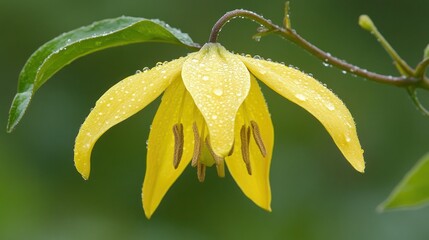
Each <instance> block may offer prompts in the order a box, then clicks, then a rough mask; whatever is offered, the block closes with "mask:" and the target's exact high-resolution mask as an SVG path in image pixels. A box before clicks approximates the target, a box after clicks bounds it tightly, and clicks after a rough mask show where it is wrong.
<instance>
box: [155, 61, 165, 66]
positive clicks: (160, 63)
mask: <svg viewBox="0 0 429 240" xmlns="http://www.w3.org/2000/svg"><path fill="white" fill-rule="evenodd" d="M162 64H164V63H163V62H157V63H156V66H157V67H159V66H162Z"/></svg>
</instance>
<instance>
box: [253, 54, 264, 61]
mask: <svg viewBox="0 0 429 240" xmlns="http://www.w3.org/2000/svg"><path fill="white" fill-rule="evenodd" d="M253 58H254V59H257V60H262V57H261V56H259V55H255V56H253Z"/></svg>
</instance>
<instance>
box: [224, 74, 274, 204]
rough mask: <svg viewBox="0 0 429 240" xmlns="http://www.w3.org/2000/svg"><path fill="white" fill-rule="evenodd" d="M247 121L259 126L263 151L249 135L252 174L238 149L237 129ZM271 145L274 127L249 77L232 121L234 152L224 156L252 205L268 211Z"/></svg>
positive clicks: (262, 100) (259, 93)
mask: <svg viewBox="0 0 429 240" xmlns="http://www.w3.org/2000/svg"><path fill="white" fill-rule="evenodd" d="M249 121H255V122H256V123H257V124H258V126H259V133H260V137H261V139H262V141H263V143H264V146H265V150H266V154H265V157H264V156H263V155H262V153H261V150H260V149H259V148H258V146H257V144H256V142H255V139H254V137H253V136H251V137H250V146H249V153H250V154H249V158H250V164H251V167H252V175H250V174H249V173H248V172H247V170H246V164H245V163H244V161H243V157H242V153H241V151H240V148H241V141H240V128H241V127H242V126H243V125H244V124H247V125H249V124H250V123H249ZM273 144H274V130H273V124H272V122H271V117H270V114H269V112H268V108H267V105H266V103H265V99H264V96H263V95H262V92H261V90H260V88H259V85H258V82H257V81H256V80H255V79H254V78H253V77H252V80H251V87H250V92H249V94H248V96H247V98H246V100H244V103H243V104H242V106H241V107H240V110H239V111H238V113H237V119H236V124H235V145H234V153H233V154H232V155H231V156H230V157H227V158H225V162H226V164H227V166H228V170H229V172H230V173H231V175H232V177H233V178H234V180H235V181H236V182H237V184H238V186H239V187H240V188H241V190H242V191H243V192H244V194H245V195H246V196H247V197H248V198H250V199H251V200H252V201H253V202H255V203H256V205H258V206H260V207H262V208H264V209H265V210H267V211H271V206H270V205H271V189H270V180H269V170H270V163H271V156H272V152H273Z"/></svg>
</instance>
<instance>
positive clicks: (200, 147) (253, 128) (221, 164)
mask: <svg viewBox="0 0 429 240" xmlns="http://www.w3.org/2000/svg"><path fill="white" fill-rule="evenodd" d="M249 123H250V124H249V125H247V124H244V125H243V126H242V127H241V130H240V141H241V155H242V158H243V161H244V163H245V164H246V169H247V173H248V174H249V175H252V165H251V163H250V149H249V146H250V141H251V137H253V139H254V140H255V143H256V145H257V146H258V148H259V151H260V152H261V154H262V156H263V157H265V156H266V155H267V151H266V148H265V145H264V142H263V141H262V137H261V134H260V130H259V126H258V124H257V123H256V122H255V121H253V120H251V121H249ZM200 129H201V130H200ZM200 129H199V128H198V125H197V123H196V122H194V123H193V124H192V131H193V133H194V152H193V155H192V160H191V166H192V167H196V168H197V177H198V180H199V181H200V182H204V179H205V175H206V167H207V166H208V167H211V166H213V165H214V164H216V170H217V174H218V176H219V177H225V158H224V157H222V156H219V155H217V154H216V153H215V152H214V151H213V148H212V146H211V144H210V136H209V135H206V131H205V129H206V126H205V123H202V124H201V126H200ZM173 134H174V155H173V156H174V157H173V166H174V168H175V169H177V167H178V166H179V163H180V160H181V159H182V155H183V146H184V134H183V124H182V123H177V124H175V125H174V126H173ZM233 152H234V146H232V148H231V150H230V152H229V153H228V156H231V155H232V154H233Z"/></svg>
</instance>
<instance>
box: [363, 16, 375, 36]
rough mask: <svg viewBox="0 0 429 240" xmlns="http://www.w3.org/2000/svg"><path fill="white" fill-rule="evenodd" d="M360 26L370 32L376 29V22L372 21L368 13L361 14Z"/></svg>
mask: <svg viewBox="0 0 429 240" xmlns="http://www.w3.org/2000/svg"><path fill="white" fill-rule="evenodd" d="M359 26H361V28H363V29H365V30H367V31H369V32H373V31H374V30H375V29H376V28H375V25H374V23H373V22H372V20H371V18H369V17H368V15H360V16H359Z"/></svg>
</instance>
